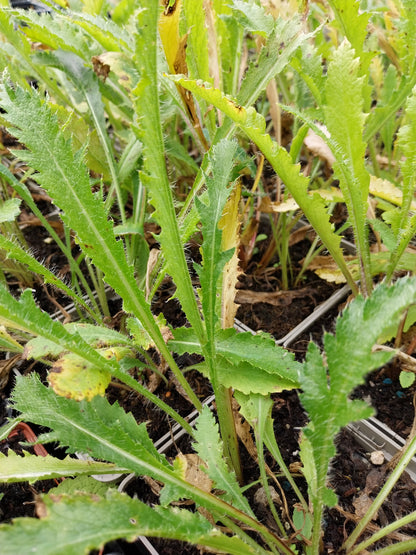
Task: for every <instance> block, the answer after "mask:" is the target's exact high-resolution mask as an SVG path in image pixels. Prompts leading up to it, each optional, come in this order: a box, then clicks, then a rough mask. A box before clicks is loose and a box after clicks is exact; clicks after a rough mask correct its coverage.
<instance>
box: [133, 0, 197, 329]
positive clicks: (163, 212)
mask: <svg viewBox="0 0 416 555" xmlns="http://www.w3.org/2000/svg"><path fill="white" fill-rule="evenodd" d="M158 17H159V5H158V3H157V2H152V3H151V4H150V6H149V7H148V8H147V9H146V10H144V11H142V12H140V13H139V15H138V26H137V33H136V53H135V57H134V61H135V64H136V67H137V71H138V73H139V74H140V77H141V78H140V81H139V83H138V85H137V86H136V87H135V89H134V90H133V91H132V100H133V103H134V106H135V109H136V114H137V122H136V123H137V127H135V131H136V132H137V134H138V138H139V139H140V140H141V141H142V143H143V160H144V163H143V166H144V167H143V171H142V172H141V174H140V176H141V180H142V182H143V183H144V184H145V186H146V187H147V190H148V192H149V196H150V201H151V203H152V205H153V206H154V207H155V212H154V213H153V214H152V216H153V217H154V218H155V220H156V221H157V222H158V223H160V226H161V233H160V234H159V236H158V240H159V242H160V245H161V248H162V252H163V254H164V257H165V260H166V271H167V273H169V274H170V275H171V276H172V278H173V281H174V282H175V284H176V287H177V289H176V296H177V297H178V299H179V301H180V303H181V305H182V308H183V310H184V312H185V314H186V316H187V318H188V320H189V322H190V324H191V325H192V327H193V328H195V330H196V331H197V334H198V337H200V338H201V339H202V338H203V337H204V334H205V332H204V328H203V325H202V320H201V316H200V314H199V310H198V306H197V303H196V299H195V295H194V291H193V287H192V283H191V279H190V275H189V271H188V267H187V263H186V258H185V253H184V250H183V246H182V241H181V236H180V233H179V226H178V221H177V218H176V211H175V207H174V202H173V197H172V190H171V186H170V183H169V179H168V176H167V173H166V163H165V152H164V144H163V134H162V126H161V120H160V107H159V101H158V99H159V90H158V64H157V59H158V57H157V40H156V37H157V24H158ZM193 231H194V229H193Z"/></svg>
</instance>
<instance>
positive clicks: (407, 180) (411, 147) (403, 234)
mask: <svg viewBox="0 0 416 555" xmlns="http://www.w3.org/2000/svg"><path fill="white" fill-rule="evenodd" d="M415 123H416V89H413V91H412V94H411V95H410V97H409V98H408V100H407V103H406V119H405V122H404V124H403V125H402V127H401V128H400V130H399V133H398V145H399V146H400V148H401V150H402V152H403V154H404V156H405V158H404V160H402V161H401V163H400V168H401V171H402V176H403V185H402V189H403V192H402V203H401V210H400V211H399V215H398V217H397V219H396V220H395V221H394V226H392V229H393V230H394V232H395V234H396V236H397V243H396V246H395V249H394V251H393V252H392V256H391V260H390V264H389V268H388V271H387V278H389V279H390V278H391V276H392V275H393V272H394V270H395V269H396V267H397V264H398V262H399V260H400V258H401V257H402V256H403V253H404V251H405V249H406V247H407V245H408V244H409V242H410V241H411V239H412V238H413V235H414V233H415V230H416V218H415V217H414V215H411V216H410V214H409V212H410V210H411V209H413V208H414V206H413V204H414V190H415V183H416V173H415V163H416V132H415ZM409 216H410V217H409Z"/></svg>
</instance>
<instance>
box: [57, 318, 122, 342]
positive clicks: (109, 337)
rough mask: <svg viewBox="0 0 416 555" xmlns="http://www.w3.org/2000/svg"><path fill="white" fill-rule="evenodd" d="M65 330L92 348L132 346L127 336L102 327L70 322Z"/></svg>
mask: <svg viewBox="0 0 416 555" xmlns="http://www.w3.org/2000/svg"><path fill="white" fill-rule="evenodd" d="M65 328H66V329H67V330H68V331H69V332H70V333H77V334H78V335H80V336H81V337H82V338H83V339H84V340H85V341H86V342H87V343H88V344H89V345H91V346H93V347H104V345H106V346H109V347H110V346H115V345H132V341H131V339H130V338H129V337H128V336H127V335H124V333H120V332H118V331H116V330H113V329H111V328H106V327H104V326H94V325H92V324H85V323H79V322H71V323H69V324H65Z"/></svg>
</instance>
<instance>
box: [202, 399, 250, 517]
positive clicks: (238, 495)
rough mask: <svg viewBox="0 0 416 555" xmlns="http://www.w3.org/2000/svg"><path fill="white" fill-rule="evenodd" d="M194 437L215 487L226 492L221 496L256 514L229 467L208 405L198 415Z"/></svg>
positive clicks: (245, 510)
mask: <svg viewBox="0 0 416 555" xmlns="http://www.w3.org/2000/svg"><path fill="white" fill-rule="evenodd" d="M194 438H195V440H196V443H194V444H193V447H194V449H195V451H196V452H197V453H198V455H199V456H200V457H201V459H202V460H203V461H204V462H205V463H206V465H207V468H204V467H202V469H203V470H204V472H206V473H207V474H208V476H209V477H210V478H211V480H212V481H213V482H214V487H216V488H217V489H219V490H223V491H224V492H225V493H224V494H222V495H221V497H223V499H225V500H226V501H227V502H228V503H231V504H232V505H233V506H234V507H237V508H238V509H240V510H241V511H243V512H245V513H247V514H249V515H251V516H254V515H253V512H252V510H251V509H250V506H249V504H248V502H247V499H246V498H245V497H244V495H243V494H242V492H241V488H240V486H239V485H238V482H237V479H236V476H235V473H234V472H232V471H231V470H230V469H229V468H228V465H227V462H226V460H225V458H224V450H223V443H222V440H221V438H220V434H219V431H218V425H217V423H216V422H215V418H214V416H213V414H212V412H211V411H210V409H209V408H208V407H206V406H205V407H204V408H203V409H202V412H201V414H200V415H199V417H198V420H197V423H196V426H195V434H194Z"/></svg>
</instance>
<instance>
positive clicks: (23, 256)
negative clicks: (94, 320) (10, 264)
mask: <svg viewBox="0 0 416 555" xmlns="http://www.w3.org/2000/svg"><path fill="white" fill-rule="evenodd" d="M0 248H1V249H4V251H5V252H6V257H7V258H11V259H12V260H16V261H18V262H20V263H21V264H25V265H26V266H27V267H28V269H29V270H31V271H32V272H34V273H36V274H37V275H39V276H42V277H43V279H44V280H45V283H50V284H52V285H54V286H55V287H57V288H58V289H60V290H61V291H63V292H64V293H66V294H67V295H68V297H70V298H71V299H72V300H73V301H75V302H76V303H77V304H78V305H80V306H82V307H83V308H84V309H85V310H87V312H91V309H90V307H89V306H88V304H87V303H86V302H85V301H84V299H82V297H80V296H78V295H77V294H76V293H75V292H74V291H73V290H72V289H71V288H70V287H68V286H67V285H66V283H65V282H63V281H62V280H61V279H59V278H58V277H57V276H56V275H55V274H54V273H53V272H51V271H50V270H49V269H48V268H46V267H45V266H44V265H43V264H41V263H40V262H38V261H37V260H36V259H35V258H34V257H33V256H32V255H31V254H29V253H28V252H26V251H25V250H24V249H23V248H22V247H21V246H20V245H19V244H18V243H17V242H16V241H13V240H11V239H8V238H7V237H5V236H4V235H0Z"/></svg>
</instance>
